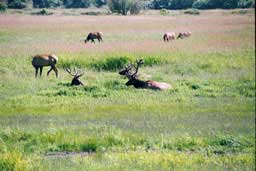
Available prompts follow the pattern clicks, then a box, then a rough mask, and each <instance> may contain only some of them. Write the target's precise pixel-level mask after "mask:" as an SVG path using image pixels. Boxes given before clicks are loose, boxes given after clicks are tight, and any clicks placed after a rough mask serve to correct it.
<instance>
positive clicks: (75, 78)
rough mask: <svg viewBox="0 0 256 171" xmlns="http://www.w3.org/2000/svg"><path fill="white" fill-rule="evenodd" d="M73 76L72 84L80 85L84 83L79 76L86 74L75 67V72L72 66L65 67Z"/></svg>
mask: <svg viewBox="0 0 256 171" xmlns="http://www.w3.org/2000/svg"><path fill="white" fill-rule="evenodd" d="M65 70H66V71H67V72H68V73H69V74H70V75H71V76H73V79H72V81H71V86H79V85H82V86H83V85H84V84H83V83H82V81H80V80H79V78H80V77H81V76H82V75H84V73H78V71H77V69H76V68H74V73H73V74H72V72H71V69H70V68H66V69H65Z"/></svg>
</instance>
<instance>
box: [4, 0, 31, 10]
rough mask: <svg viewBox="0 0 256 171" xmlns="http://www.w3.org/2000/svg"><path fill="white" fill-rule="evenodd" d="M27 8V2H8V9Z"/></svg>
mask: <svg viewBox="0 0 256 171" xmlns="http://www.w3.org/2000/svg"><path fill="white" fill-rule="evenodd" d="M26 7H27V5H26V0H8V8H14V9H23V8H26Z"/></svg>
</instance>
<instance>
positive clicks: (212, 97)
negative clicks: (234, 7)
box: [0, 11, 255, 171]
mask: <svg viewBox="0 0 256 171" xmlns="http://www.w3.org/2000/svg"><path fill="white" fill-rule="evenodd" d="M58 12H59V11H58ZM0 18H1V22H0V52H1V54H0V57H1V60H0V76H1V79H0V109H1V110H0V153H1V154H0V170H1V169H2V170H3V169H7V170H8V169H9V170H22V171H26V170H254V168H255V164H254V156H253V154H254V151H255V131H254V130H255V123H254V122H255V47H254V46H255V40H254V39H255V33H254V30H255V26H254V24H255V21H254V16H253V15H251V13H248V14H243V15H238V14H232V13H231V12H226V11H222V12H220V11H219V12H218V11H202V12H201V14H200V15H199V16H187V15H186V16H185V15H182V14H181V15H174V16H171V15H170V16H161V15H147V16H129V17H123V16H101V17H100V18H98V17H95V16H62V15H60V16H44V17H38V16H29V15H17V16H14V15H0ZM90 31H102V32H103V35H104V36H103V39H104V42H103V43H96V44H90V43H89V44H86V45H85V44H84V43H83V41H82V39H83V38H84V37H85V36H86V34H87V33H88V32H90ZM166 31H174V32H175V33H178V32H180V31H192V36H191V37H190V38H187V39H184V40H175V41H173V42H170V43H163V41H162V34H163V33H164V32H166ZM38 53H55V54H56V55H57V56H58V57H59V61H58V64H57V67H58V69H59V73H60V74H59V78H58V79H56V78H55V76H54V74H52V73H51V74H50V76H49V77H46V72H47V70H48V69H49V68H44V71H43V76H42V78H34V68H33V67H32V65H31V57H32V56H33V55H35V54H38ZM137 58H143V59H144V61H145V63H144V65H143V66H142V67H141V68H140V71H139V77H140V78H141V79H143V80H148V79H152V80H156V81H162V82H167V83H169V84H171V85H172V87H173V88H172V89H170V90H166V91H152V90H144V89H135V88H134V87H127V86H125V83H126V81H127V79H126V78H123V77H121V76H120V75H119V74H118V71H119V70H120V69H121V68H122V66H123V65H124V64H127V63H129V62H134V61H135V60H136V59H137ZM69 66H70V67H75V66H76V67H78V68H80V69H81V70H83V71H84V73H85V74H84V76H83V77H81V80H82V81H83V82H84V83H85V86H84V87H72V86H70V82H71V79H72V77H71V76H70V75H69V74H67V73H66V72H65V70H64V68H65V67H69ZM60 152H62V153H60ZM66 152H75V153H77V154H75V155H73V156H69V155H68V154H67V155H65V153H66ZM80 152H83V153H81V154H85V156H79V154H80ZM49 153H55V154H56V155H55V156H50V155H48V154H49ZM87 153H88V154H87ZM63 154H64V155H63ZM71 154H72V153H71ZM9 170H8V171H9Z"/></svg>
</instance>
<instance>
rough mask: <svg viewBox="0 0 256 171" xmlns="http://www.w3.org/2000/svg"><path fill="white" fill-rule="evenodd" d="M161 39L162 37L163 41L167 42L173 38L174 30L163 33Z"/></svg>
mask: <svg viewBox="0 0 256 171" xmlns="http://www.w3.org/2000/svg"><path fill="white" fill-rule="evenodd" d="M163 39H164V42H169V40H175V33H174V32H170V33H164V36H163Z"/></svg>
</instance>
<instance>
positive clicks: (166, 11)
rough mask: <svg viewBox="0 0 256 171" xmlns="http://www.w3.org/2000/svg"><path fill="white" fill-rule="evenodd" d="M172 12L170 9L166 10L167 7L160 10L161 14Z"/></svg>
mask: <svg viewBox="0 0 256 171" xmlns="http://www.w3.org/2000/svg"><path fill="white" fill-rule="evenodd" d="M169 13H170V12H169V11H168V10H166V9H161V10H160V14H161V15H168V14H169Z"/></svg>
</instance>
